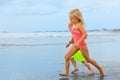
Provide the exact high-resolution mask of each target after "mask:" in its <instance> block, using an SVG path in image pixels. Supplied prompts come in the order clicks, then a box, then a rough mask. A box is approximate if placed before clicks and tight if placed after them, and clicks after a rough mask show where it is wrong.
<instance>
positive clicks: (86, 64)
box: [82, 61, 94, 74]
mask: <svg viewBox="0 0 120 80" xmlns="http://www.w3.org/2000/svg"><path fill="white" fill-rule="evenodd" d="M82 63H83V64H84V65H85V66H86V67H87V68H88V70H89V74H94V70H93V69H92V67H91V66H90V65H89V63H88V62H87V61H83V62H82Z"/></svg>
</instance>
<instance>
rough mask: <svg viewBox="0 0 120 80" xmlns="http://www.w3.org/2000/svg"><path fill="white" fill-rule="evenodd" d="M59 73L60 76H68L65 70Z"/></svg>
mask: <svg viewBox="0 0 120 80" xmlns="http://www.w3.org/2000/svg"><path fill="white" fill-rule="evenodd" d="M59 75H60V76H68V74H67V73H65V72H63V73H60V74H59Z"/></svg>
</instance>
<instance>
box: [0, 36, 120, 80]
mask: <svg viewBox="0 0 120 80" xmlns="http://www.w3.org/2000/svg"><path fill="white" fill-rule="evenodd" d="M27 40H28V39H27ZM33 40H34V41H35V38H33ZM40 40H41V39H40ZM44 40H46V42H47V41H49V45H47V44H45V45H43V44H42V45H35V44H37V43H35V44H34V46H33V45H26V46H25V45H19V44H18V45H7V44H6V45H1V46H0V80H120V57H119V56H120V54H119V53H120V49H119V47H120V41H119V40H120V36H119V35H118V36H113V35H112V36H108V35H107V36H92V38H88V40H87V42H88V47H89V51H90V55H91V57H92V58H94V59H95V60H96V61H97V62H98V63H100V64H101V65H102V66H103V68H104V72H105V77H103V78H100V77H99V73H98V71H97V69H96V68H94V67H93V68H94V70H95V74H94V75H88V71H87V69H86V67H84V66H83V65H82V64H81V63H79V62H78V66H79V72H77V73H76V74H70V76H68V77H62V76H59V75H58V74H59V73H61V72H63V71H64V55H65V53H66V52H67V50H68V49H66V48H65V44H64V43H66V42H67V41H68V40H69V38H68V37H66V38H63V37H62V38H61V37H58V38H53V37H52V38H45V39H44ZM63 40H64V42H63ZM23 41H24V40H23ZM37 41H38V39H37ZM24 42H25V41H24ZM26 42H27V41H26ZM28 42H30V41H29V40H28ZM38 42H39V41H38ZM44 42H45V41H44ZM52 42H53V43H56V42H59V43H56V44H51V43H52ZM62 42H63V43H62ZM40 43H41V42H40ZM38 44H39V43H38ZM72 68H73V67H72V66H70V71H71V70H72Z"/></svg>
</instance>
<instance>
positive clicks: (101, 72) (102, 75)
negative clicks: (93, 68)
mask: <svg viewBox="0 0 120 80" xmlns="http://www.w3.org/2000/svg"><path fill="white" fill-rule="evenodd" d="M99 72H100V76H101V77H104V71H103V68H102V66H100V67H99Z"/></svg>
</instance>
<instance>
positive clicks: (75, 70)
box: [71, 68, 79, 74]
mask: <svg viewBox="0 0 120 80" xmlns="http://www.w3.org/2000/svg"><path fill="white" fill-rule="evenodd" d="M77 71H79V70H78V68H75V69H74V70H73V71H72V72H71V73H72V74H74V73H75V72H77Z"/></svg>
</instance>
